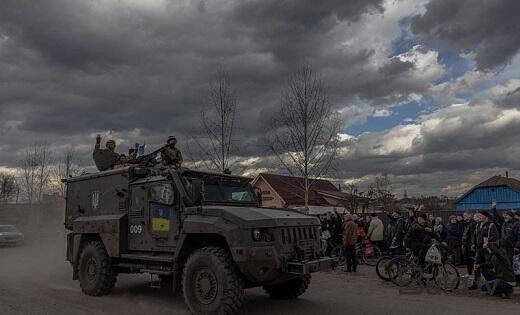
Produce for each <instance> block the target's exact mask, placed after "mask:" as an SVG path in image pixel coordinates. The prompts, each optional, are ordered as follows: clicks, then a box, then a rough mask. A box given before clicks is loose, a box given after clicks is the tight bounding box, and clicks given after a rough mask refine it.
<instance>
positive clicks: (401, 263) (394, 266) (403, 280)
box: [386, 257, 415, 286]
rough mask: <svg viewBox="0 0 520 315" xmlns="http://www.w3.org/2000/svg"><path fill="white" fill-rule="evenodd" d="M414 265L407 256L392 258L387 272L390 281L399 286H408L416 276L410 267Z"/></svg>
mask: <svg viewBox="0 0 520 315" xmlns="http://www.w3.org/2000/svg"><path fill="white" fill-rule="evenodd" d="M411 266H413V264H412V263H410V262H409V261H408V260H406V258H405V257H395V258H392V260H390V261H389V262H388V264H387V267H386V269H387V273H388V277H389V278H390V281H392V282H393V283H394V284H395V285H398V286H407V285H408V284H410V283H411V279H413V278H414V277H415V274H414V272H413V270H412V269H411V268H409V267H411Z"/></svg>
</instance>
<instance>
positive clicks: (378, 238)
mask: <svg viewBox="0 0 520 315" xmlns="http://www.w3.org/2000/svg"><path fill="white" fill-rule="evenodd" d="M384 231H385V226H384V225H383V221H381V219H379V217H378V216H377V214H376V213H372V221H370V225H369V226H368V238H369V239H370V240H371V241H372V243H374V245H376V246H377V247H379V249H383V240H384V236H383V235H384Z"/></svg>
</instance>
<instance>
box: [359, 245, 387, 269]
mask: <svg viewBox="0 0 520 315" xmlns="http://www.w3.org/2000/svg"><path fill="white" fill-rule="evenodd" d="M381 256H383V253H382V252H381V250H380V249H379V247H377V246H374V249H373V251H372V254H370V255H369V254H368V253H367V250H366V249H365V250H363V262H364V263H365V265H367V266H375V265H376V264H377V261H378V260H379V258H381Z"/></svg>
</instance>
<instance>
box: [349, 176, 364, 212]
mask: <svg viewBox="0 0 520 315" xmlns="http://www.w3.org/2000/svg"><path fill="white" fill-rule="evenodd" d="M345 192H346V193H347V194H348V197H347V202H346V208H347V209H348V210H349V211H350V212H351V213H355V212H357V211H358V209H359V207H360V206H361V205H362V204H363V202H362V200H363V199H364V197H365V193H364V192H363V191H360V190H359V188H358V186H357V185H356V184H354V183H350V184H347V185H346V189H345Z"/></svg>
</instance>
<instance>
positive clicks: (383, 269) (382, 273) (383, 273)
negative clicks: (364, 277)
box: [376, 256, 392, 281]
mask: <svg viewBox="0 0 520 315" xmlns="http://www.w3.org/2000/svg"><path fill="white" fill-rule="evenodd" d="M391 260H392V256H383V257H381V258H379V260H378V261H377V263H376V273H377V276H378V277H379V278H380V279H381V280H383V281H390V275H389V274H388V264H389V262H390V261H391Z"/></svg>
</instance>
